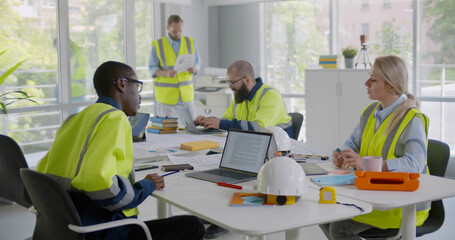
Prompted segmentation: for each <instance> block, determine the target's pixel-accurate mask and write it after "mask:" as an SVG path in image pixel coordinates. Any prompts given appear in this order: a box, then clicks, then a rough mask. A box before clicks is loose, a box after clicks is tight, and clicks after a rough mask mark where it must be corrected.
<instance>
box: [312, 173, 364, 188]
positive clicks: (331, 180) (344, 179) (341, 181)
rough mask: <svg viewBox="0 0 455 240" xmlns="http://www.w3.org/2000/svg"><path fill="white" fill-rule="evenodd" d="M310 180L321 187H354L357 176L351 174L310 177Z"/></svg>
mask: <svg viewBox="0 0 455 240" xmlns="http://www.w3.org/2000/svg"><path fill="white" fill-rule="evenodd" d="M310 179H311V181H313V182H315V183H316V184H318V185H320V186H337V185H352V184H354V183H355V176H354V175H350V174H349V175H333V176H321V177H310Z"/></svg>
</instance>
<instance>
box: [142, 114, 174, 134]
mask: <svg viewBox="0 0 455 240" xmlns="http://www.w3.org/2000/svg"><path fill="white" fill-rule="evenodd" d="M150 122H151V123H152V124H151V126H149V127H147V132H149V133H156V134H165V133H175V132H177V128H178V123H177V118H173V117H158V116H156V117H151V118H150Z"/></svg>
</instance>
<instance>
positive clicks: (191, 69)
mask: <svg viewBox="0 0 455 240" xmlns="http://www.w3.org/2000/svg"><path fill="white" fill-rule="evenodd" d="M187 71H188V72H190V73H192V74H195V73H197V68H196V67H190V68H188V69H187Z"/></svg>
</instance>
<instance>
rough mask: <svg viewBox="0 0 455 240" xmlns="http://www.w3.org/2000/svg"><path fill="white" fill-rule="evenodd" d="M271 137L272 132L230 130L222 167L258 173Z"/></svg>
mask: <svg viewBox="0 0 455 240" xmlns="http://www.w3.org/2000/svg"><path fill="white" fill-rule="evenodd" d="M271 138H272V134H271V133H263V132H250V131H243V130H233V129H231V130H229V134H228V136H227V139H226V143H225V145H224V150H223V156H222V157H221V162H220V167H224V168H230V169H235V170H241V171H246V172H251V173H258V172H259V170H260V169H261V167H262V165H263V164H264V162H265V158H266V156H267V150H268V148H269V144H270V139H271Z"/></svg>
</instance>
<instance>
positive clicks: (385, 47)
mask: <svg viewBox="0 0 455 240" xmlns="http://www.w3.org/2000/svg"><path fill="white" fill-rule="evenodd" d="M380 6H381V3H379V2H375V3H372V4H371V8H370V10H369V11H368V12H364V11H359V12H357V13H354V12H352V9H355V5H354V3H350V2H345V1H342V2H341V1H340V2H339V6H338V7H339V25H338V26H339V28H338V31H339V32H338V49H341V48H344V47H346V46H349V45H351V46H358V48H359V50H360V48H361V45H360V40H359V37H360V35H361V34H365V35H366V37H367V40H366V45H367V53H368V56H369V58H370V60H371V63H373V62H374V59H375V57H376V56H384V55H398V56H400V57H403V58H404V59H405V60H406V63H407V64H408V67H409V70H411V69H412V46H413V42H412V22H413V15H412V1H411V0H405V1H400V2H398V3H396V6H397V7H396V8H394V9H387V10H386V9H383V8H381V7H380ZM410 8H411V10H410ZM371 16H375V17H374V18H373V17H371ZM391 19H392V21H390V20H391ZM339 52H341V50H339ZM410 73H411V71H410Z"/></svg>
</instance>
